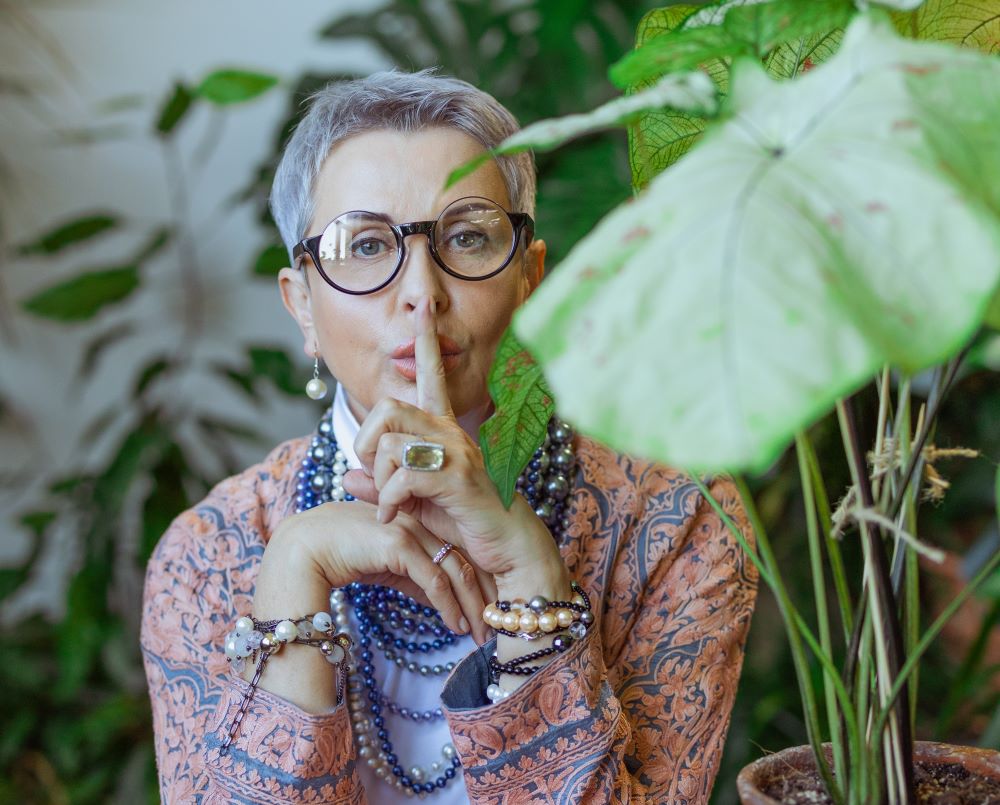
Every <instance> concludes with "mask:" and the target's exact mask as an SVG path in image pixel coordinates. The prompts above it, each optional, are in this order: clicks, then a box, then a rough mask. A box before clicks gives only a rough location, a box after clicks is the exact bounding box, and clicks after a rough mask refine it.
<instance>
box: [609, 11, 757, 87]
mask: <svg viewBox="0 0 1000 805" xmlns="http://www.w3.org/2000/svg"><path fill="white" fill-rule="evenodd" d="M751 53H752V50H751V48H750V46H749V43H747V42H743V41H741V40H740V39H738V38H736V37H735V36H733V35H732V34H731V33H730V32H729V31H727V30H725V29H724V28H721V27H718V26H715V25H711V26H705V27H701V28H691V29H681V30H678V31H674V32H672V33H670V34H666V35H663V36H658V37H656V38H654V39H651V40H650V41H649V42H647V43H646V44H644V45H643V46H642V47H640V48H638V49H637V50H633V51H632V52H631V53H629V54H628V55H627V56H624V57H623V58H622V59H620V60H619V61H617V62H615V64H613V65H611V68H610V70H609V71H608V77H609V78H610V79H611V82H612V83H613V84H614V85H615V86H618V87H621V88H622V89H627V88H628V87H634V86H636V85H638V84H641V83H642V82H644V81H650V80H652V79H656V78H659V77H660V76H664V75H667V74H669V73H682V72H687V71H689V70H695V69H697V68H698V67H699V66H700V65H701V64H702V63H704V62H708V61H712V60H714V59H726V58H732V57H734V56H746V55H751Z"/></svg>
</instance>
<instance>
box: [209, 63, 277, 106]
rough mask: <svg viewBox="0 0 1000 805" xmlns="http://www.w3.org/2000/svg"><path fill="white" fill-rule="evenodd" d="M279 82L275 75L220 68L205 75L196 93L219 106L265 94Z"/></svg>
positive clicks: (241, 101)
mask: <svg viewBox="0 0 1000 805" xmlns="http://www.w3.org/2000/svg"><path fill="white" fill-rule="evenodd" d="M277 83H278V79H277V77H276V76H273V75H265V74H264V73H254V72H249V71H247V70H219V71H217V72H214V73H212V74H211V75H208V76H206V77H205V79H204V80H203V81H202V82H201V84H199V85H198V87H197V89H195V94H196V95H197V96H198V97H200V98H204V99H205V100H206V101H209V102H210V103H214V104H216V105H217V106H228V105H230V104H236V103H244V102H245V101H250V100H253V99H254V98H256V97H258V96H260V95H263V94H264V93H265V92H267V91H268V90H269V89H271V87H273V86H275V85H276V84H277Z"/></svg>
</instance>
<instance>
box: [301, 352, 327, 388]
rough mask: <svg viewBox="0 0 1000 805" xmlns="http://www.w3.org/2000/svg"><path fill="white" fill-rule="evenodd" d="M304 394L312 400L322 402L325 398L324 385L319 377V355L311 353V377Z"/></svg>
mask: <svg viewBox="0 0 1000 805" xmlns="http://www.w3.org/2000/svg"><path fill="white" fill-rule="evenodd" d="M306 394H307V395H308V396H309V398H310V399H312V400H322V399H323V398H324V397H325V396H326V383H324V382H323V381H322V380H321V379H320V376H319V353H318V352H315V353H313V376H312V380H310V381H309V382H308V383H306Z"/></svg>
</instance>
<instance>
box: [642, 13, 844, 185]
mask: <svg viewBox="0 0 1000 805" xmlns="http://www.w3.org/2000/svg"><path fill="white" fill-rule="evenodd" d="M735 5H741V4H739V3H732V2H726V3H716V4H713V5H710V6H708V7H705V6H701V5H677V6H667V7H666V8H660V9H656V10H655V11H651V12H650V13H649V14H647V15H646V16H645V17H643V19H642V21H641V22H640V23H639V27H638V29H637V31H636V46H637V49H638V50H641V49H642V48H643V46H644V45H645V44H646V43H648V42H649V41H650V40H652V39H655V38H657V37H664V36H668V35H670V34H672V33H673V32H677V31H679V30H680V29H681V28H685V29H688V28H692V27H698V26H705V25H718V24H720V23H722V22H723V20H724V19H725V18H726V15H727V13H729V11H730V10H731V9H732V8H734V6H735ZM742 5H748V4H747V3H742ZM749 5H752V4H749ZM811 8H812V10H811V13H810V14H809V15H806V16H805V17H802V16H801V15H797V16H796V19H798V25H800V26H803V25H804V26H805V27H799V28H797V29H796V30H793V31H790V33H791V34H795V35H799V38H791V39H788V40H787V41H780V42H779V43H778V44H777V45H775V46H773V47H772V48H771V49H770V52H768V53H767V55H766V56H765V58H764V64H765V66H766V67H767V71H768V72H769V73H770V74H771V75H773V76H775V77H779V78H791V77H793V76H795V75H797V74H798V73H800V72H803V71H806V70H809V69H811V68H813V67H815V66H816V65H817V64H819V63H821V62H823V61H826V60H827V59H829V58H830V57H831V56H832V55H833V54H834V52H836V50H837V48H838V47H839V46H840V40H841V39H842V37H843V30H842V29H841V28H839V27H832V26H836V25H840V24H842V23H843V21H844V20H846V18H847V17H848V16H850V11H851V9H850V7H849V6H846V5H844V4H841V3H836V4H829V3H821V4H818V5H817V6H814V7H811ZM782 10H783V9H782V8H780V7H779V8H777V9H776V8H775V6H774V5H771V6H770V7H769V8H768V9H753V10H748V9H744V10H742V11H740V12H738V13H737V17H734V19H733V20H732V21H731V22H730V26H731V27H732V28H733V30H730V31H726V32H724V33H723V34H722V35H723V36H724V37H727V38H728V41H730V42H732V41H737V40H738V41H741V42H742V44H741V45H740V46H739V48H738V49H739V50H741V51H743V52H749V51H751V50H753V51H754V52H756V50H757V49H758V48H760V47H765V48H766V47H767V46H766V44H765V43H764V41H763V40H762V39H761V37H759V36H757V35H756V34H755V31H756V30H757V23H758V21H757V20H756V19H754V16H751V15H756V16H759V15H761V14H762V13H764V12H765V11H766V14H767V20H769V23H770V25H771V27H772V28H774V27H775V26H778V28H779V29H780V25H781V24H782V22H783V20H784V19H785V17H786V16H788V15H787V14H782V13H779V14H776V13H775V11H778V12H782ZM787 10H788V6H787V5H785V6H784V11H787ZM740 14H742V17H740V16H739V15H740ZM817 14H818V15H819V16H818V17H817ZM733 31H735V33H734V32H733ZM803 31H804V32H805V33H804V34H802V32H803ZM786 33H789V32H786ZM737 34H739V37H737V36H736V35H737ZM754 39H757V40H759V41H758V43H757V44H756V45H754V46H753V47H750V46H749V44H748V42H747V40H754ZM661 41H662V43H663V44H664V50H666V51H669V50H670V49H671V48H672V47H673V45H671V44H670V40H669V38H668V39H664V40H661ZM730 50H731V48H729V47H727V48H726V49H725V51H724V52H718V53H714V54H712V57H711V58H708V59H707V60H704V61H701V62H699V66H700V67H701V69H702V70H704V71H705V72H706V73H707V74H708V75H709V76H710V77H711V78H712V80H713V81H714V82H715V84H716V86H717V87H718V90H719V93H720V94H721V95H725V94H726V92H727V91H728V88H729V61H730V59H729V58H727V57H726V56H727V54H728V53H729V51H730ZM702 55H704V54H702ZM645 83H646V82H641V83H640V84H639V86H643V85H645ZM704 129H705V119H704V118H702V117H699V116H697V115H695V114H692V113H690V112H684V111H679V110H676V109H659V110H651V111H649V112H647V113H645V114H643V115H642V116H641V117H640V118H639V119H638V120H637V121H636V122H635V123H633V124H632V125H631V126H630V128H629V164H630V167H631V169H632V183H633V185H634V186H635V187H636V188H637V189H642V188H644V187H645V186H646V185H647V184H648V183H649V182H650V180H651V179H652V178H653V177H654V176H656V175H657V174H658V173H660V172H661V171H663V170H665V169H666V168H668V167H669V166H670V165H672V164H673V163H674V162H676V161H677V160H678V159H680V157H681V156H683V155H684V154H685V153H687V151H688V150H689V149H690V148H691V146H692V145H694V143H695V142H696V141H697V139H698V137H699V136H700V135H701V133H702V131H704Z"/></svg>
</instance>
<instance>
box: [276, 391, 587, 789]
mask: <svg viewBox="0 0 1000 805" xmlns="http://www.w3.org/2000/svg"><path fill="white" fill-rule="evenodd" d="M572 442H573V431H572V430H571V429H570V427H569V426H568V425H567V424H566V423H565V422H562V421H561V420H559V419H556V418H555V417H553V419H552V420H551V421H550V422H549V426H548V433H547V435H546V437H545V441H544V443H543V444H542V446H541V447H539V448H538V450H537V451H536V452H535V455H534V456H533V457H532V459H531V461H530V462H529V463H528V466H527V467H526V468H525V471H524V472H523V473H522V475H521V477H520V478H519V479H518V481H517V491H518V492H519V493H520V494H522V495H523V496H524V497H525V499H526V500H527V501H528V503H529V504H531V507H532V508H533V509H534V510H535V513H536V514H537V515H538V516H539V517H540V518H541V519H542V520H543V521H544V522H545V524H546V525H547V526H548V528H549V531H550V532H551V533H552V536H553V537H554V538H555V540H556V542H561V541H562V536H563V532H564V531H565V529H566V528H567V526H568V519H567V517H566V506H567V500H568V497H569V493H570V491H571V488H572V485H573V477H574V475H575V470H576V459H575V456H574V453H573V447H572ZM346 471H347V463H346V456H345V455H344V453H343V452H342V451H340V450H339V449H338V447H337V441H336V439H335V438H334V434H333V408H332V407H331V408H330V409H328V410H327V412H326V413H325V414H324V415H323V418H322V419H321V420H320V422H319V426H318V427H317V430H316V433H315V435H314V436H313V438H312V442H311V443H310V446H309V449H308V450H307V451H306V455H305V458H303V460H302V467H301V469H300V470H299V473H298V482H297V484H296V498H295V503H296V505H295V511H296V512H302V511H305V510H306V509H311V508H312V507H313V506H318V505H320V504H322V503H327V502H329V501H341V500H354V497H353V496H352V495H349V494H347V492H346V491H345V490H344V488H343V483H342V479H343V476H344V473H345V472H346ZM348 604H349V605H350V606H351V607H352V608H353V611H354V616H355V620H356V622H357V624H358V631H359V636H358V647H359V649H360V652H359V654H358V657H357V661H356V663H355V664H354V670H355V671H356V673H355V674H352V679H351V682H350V696H349V698H351V699H352V700H353V699H354V698H355V697H356V698H357V700H358V701H362V702H363V701H364V700H367V705H365V704H361V705H360V707H359V708H358V711H357V712H354V711H353V709H352V717H353V718H354V724H355V731H356V741H357V743H358V744H359V749H358V752H359V755H362V754H363V755H365V756H367V757H373V756H374V757H375V758H377V761H376V763H377V765H376V774H378V773H379V771H380V770H383V771H382V774H380V775H379V776H381V777H382V779H383V780H385V782H387V783H389V784H392V785H394V786H395V787H396V788H398V789H400V790H404V789H409V790H410V791H412V792H413V793H414V794H417V795H421V796H423V795H426V794H430V793H432V792H434V791H437V790H439V789H442V788H444V787H445V786H446V785H447V784H448V781H449V780H452V779H454V778H455V776H456V774H457V770H458V769H459V767H460V761H459V759H458V756H457V754H456V753H455V750H454V748H453V747H452V746H451V744H446V745H445V747H444V748H443V750H442V753H443V755H444V760H445V763H444V768H443V771H442V773H441V774H440V775H437V776H436V777H435V778H434V779H433V781H432V780H430V779H426V776H425V774H424V772H423V770H422V769H420V768H419V767H412V768H411V769H410V770H407V769H404V768H403V766H402V765H401V764H400V763H399V758H398V757H397V756H396V754H395V752H394V750H393V746H392V741H391V740H390V737H389V730H388V728H387V726H386V722H385V715H386V714H391V715H394V716H398V717H400V718H403V719H408V720H411V721H414V722H417V723H431V722H435V721H440V720H442V719H443V718H444V713H443V712H442V710H441V708H436V709H434V710H426V711H421V710H411V709H409V708H407V707H403V706H402V705H400V704H399V703H398V702H395V701H392V700H391V699H389V698H388V697H386V696H385V695H384V694H383V693H382V691H381V690H380V688H379V686H378V681H377V679H376V677H375V666H374V665H373V664H372V660H373V659H374V653H373V651H372V649H373V648H374V649H376V650H377V651H380V652H381V653H382V655H383V657H384V658H385V659H386V660H387V661H388V662H392V663H394V664H395V665H397V666H398V667H399V668H402V669H404V670H406V671H410V672H413V673H418V674H420V675H421V676H438V675H441V674H446V673H449V672H450V671H451V670H452V669H453V668H454V667H455V664H454V663H453V662H447V663H443V664H441V663H437V664H426V663H418V662H417V661H416V660H415V659H410V658H409V657H415V656H419V655H421V654H423V655H432V654H433V653H434V652H436V651H440V650H442V649H443V648H444V647H445V646H450V645H453V644H454V643H455V642H456V641H457V640H458V635H456V634H455V633H454V632H452V631H451V630H450V629H448V628H447V627H446V626H445V625H444V622H443V621H442V620H441V617H440V615H439V614H438V612H437V611H436V610H434V609H433V608H431V607H426V606H423V605H422V604H421V603H420V602H419V601H416V600H414V599H413V598H411V597H409V596H407V595H404V594H403V593H401V592H399V591H398V590H393V589H391V588H389V587H384V586H381V585H371V584H359V583H352V584H349V585H347V586H346V587H344V588H343V589H341V590H333V591H331V606H332V608H333V610H334V614H335V616H336V617H337V618H338V624H339V625H340V627H341V628H343V627H344V626H345V625H346V622H345V621H346V618H345V617H344V615H343V614H342V610H343V609H344V607H345V605H348ZM338 610H341V612H338ZM435 766H438V767H440V766H441V764H439V763H435V764H433V765H432V769H431V771H432V773H433V772H434V771H435V769H434V767H435Z"/></svg>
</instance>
